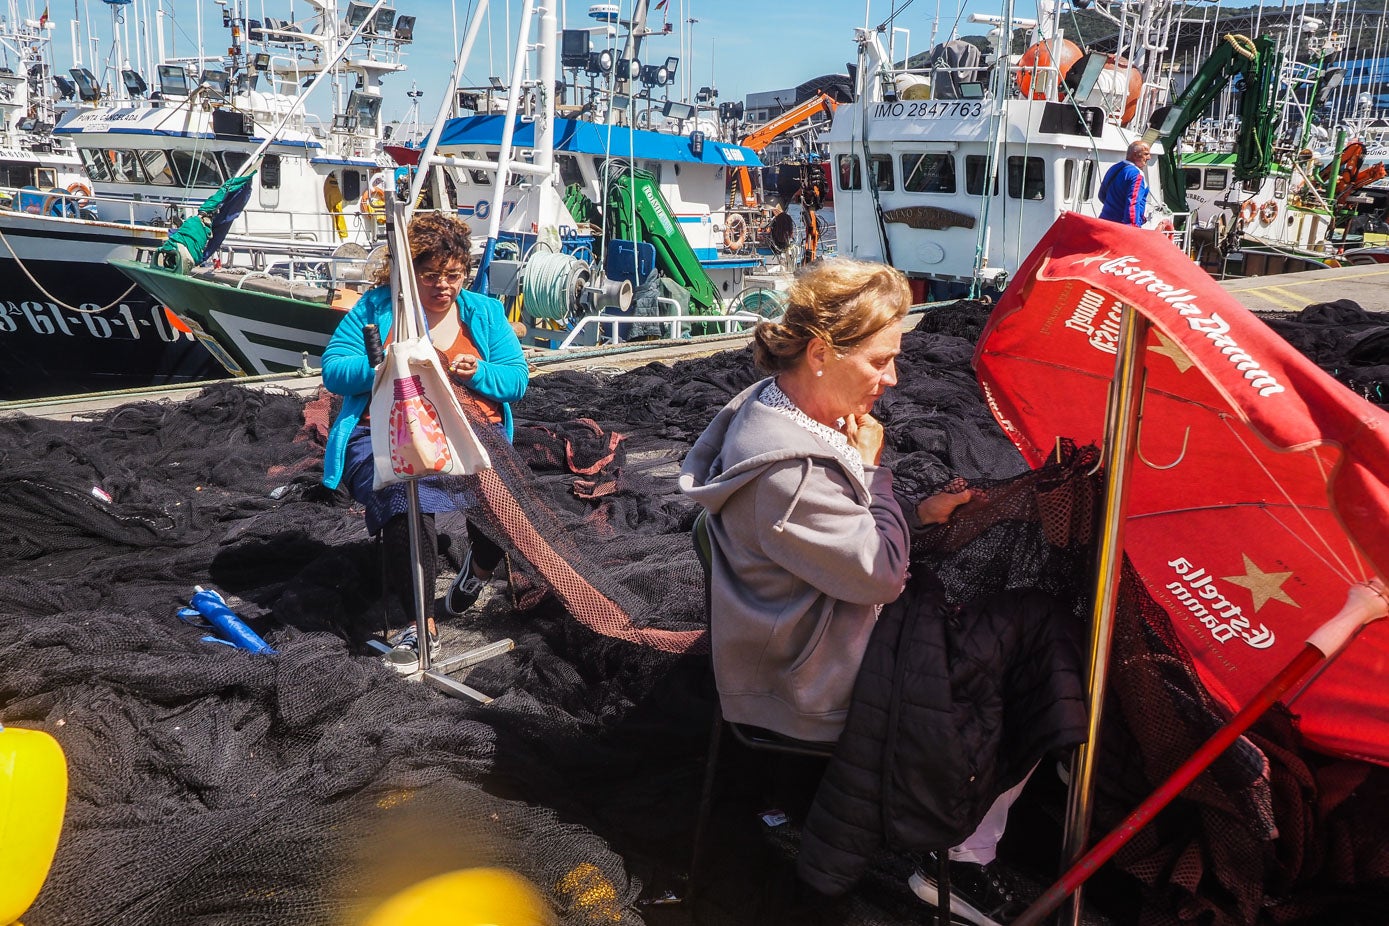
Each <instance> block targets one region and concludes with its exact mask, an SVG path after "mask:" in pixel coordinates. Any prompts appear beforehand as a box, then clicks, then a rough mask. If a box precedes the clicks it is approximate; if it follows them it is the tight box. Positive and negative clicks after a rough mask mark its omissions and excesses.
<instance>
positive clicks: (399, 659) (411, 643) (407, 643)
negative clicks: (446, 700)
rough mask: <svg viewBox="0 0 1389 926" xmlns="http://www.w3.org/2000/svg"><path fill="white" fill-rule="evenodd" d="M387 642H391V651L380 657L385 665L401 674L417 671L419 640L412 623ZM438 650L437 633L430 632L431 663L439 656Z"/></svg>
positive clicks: (418, 665)
mask: <svg viewBox="0 0 1389 926" xmlns="http://www.w3.org/2000/svg"><path fill="white" fill-rule="evenodd" d="M387 642H388V643H390V644H391V651H390V652H389V653H387V654H386V655H385V656H382V657H381V659H382V660H383V661H384V662H385V663H386V665H388V666H390V667H391V668H392V669H394V670H395V671H397V672H399V673H400V674H401V675H412V674H414V673H415V672H418V671H419V668H420V641H419V635H418V634H417V633H416V632H415V625H414V624H411V625H410V626H409V627H406V628H405V629H404V630H402V631H401V632H400V633H398V634H396V635H395V636H394V637H392V638H391V639H390V640H388V641H387ZM440 652H441V649H440V647H439V635H438V634H437V633H431V634H430V635H429V661H430V663H431V664H432V663H433V662H435V661H436V660H437V659H438V658H439V654H440Z"/></svg>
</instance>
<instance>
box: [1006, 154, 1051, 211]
mask: <svg viewBox="0 0 1389 926" xmlns="http://www.w3.org/2000/svg"><path fill="white" fill-rule="evenodd" d="M1008 197H1009V198H1010V199H1031V200H1041V199H1046V198H1047V179H1046V165H1045V162H1044V161H1043V160H1042V159H1041V158H1024V157H1018V156H1016V155H1014V156H1012V157H1010V158H1008Z"/></svg>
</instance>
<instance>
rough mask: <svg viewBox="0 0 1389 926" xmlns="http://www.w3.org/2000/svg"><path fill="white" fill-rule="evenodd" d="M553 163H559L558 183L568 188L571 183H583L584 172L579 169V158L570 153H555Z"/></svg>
mask: <svg viewBox="0 0 1389 926" xmlns="http://www.w3.org/2000/svg"><path fill="white" fill-rule="evenodd" d="M555 163H556V164H558V165H559V179H560V183H562V184H564V187H565V188H566V189H568V188H569V187H570V186H572V185H573V184H575V183H577V184H580V185H583V182H584V173H583V171H581V170H580V169H579V159H578V158H576V157H574V155H572V154H557V155H555Z"/></svg>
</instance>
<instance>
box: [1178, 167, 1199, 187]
mask: <svg viewBox="0 0 1389 926" xmlns="http://www.w3.org/2000/svg"><path fill="white" fill-rule="evenodd" d="M1182 182H1183V183H1185V184H1186V188H1187V189H1188V190H1199V189H1201V171H1199V170H1197V169H1196V168H1195V167H1188V168H1186V169H1185V170H1183V171H1182Z"/></svg>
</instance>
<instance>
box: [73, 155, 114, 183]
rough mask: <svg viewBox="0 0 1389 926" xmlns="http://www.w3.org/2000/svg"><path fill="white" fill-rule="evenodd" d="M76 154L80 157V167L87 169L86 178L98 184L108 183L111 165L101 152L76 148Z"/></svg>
mask: <svg viewBox="0 0 1389 926" xmlns="http://www.w3.org/2000/svg"><path fill="white" fill-rule="evenodd" d="M77 153H78V154H80V155H82V166H83V167H85V168H86V169H87V176H88V177H91V178H92V179H93V180H95V181H96V182H98V183H107V182H110V180H111V165H110V164H109V163H108V162H107V160H106V156H105V155H104V154H103V153H102V152H100V151H98V150H96V149H95V148H78V149H77Z"/></svg>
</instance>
